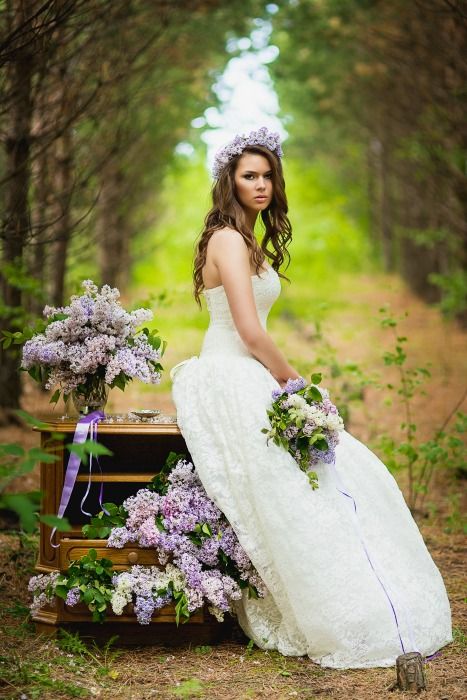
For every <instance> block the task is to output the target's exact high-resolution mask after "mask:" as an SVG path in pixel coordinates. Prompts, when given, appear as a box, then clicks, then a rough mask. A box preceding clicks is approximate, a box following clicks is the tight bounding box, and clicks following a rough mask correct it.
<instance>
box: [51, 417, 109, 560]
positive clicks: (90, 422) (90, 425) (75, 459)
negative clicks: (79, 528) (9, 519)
mask: <svg viewBox="0 0 467 700" xmlns="http://www.w3.org/2000/svg"><path fill="white" fill-rule="evenodd" d="M104 418H105V413H104V412H103V411H93V412H92V413H88V415H87V416H82V417H81V418H80V419H79V420H78V422H77V424H76V429H75V434H74V436H73V444H74V445H80V444H83V442H85V440H86V438H87V436H88V432H89V434H90V439H91V440H94V441H96V440H97V424H98V422H99V421H100V420H103V419H104ZM96 462H97V464H98V467H99V471H100V473H101V474H102V469H101V465H100V464H99V460H98V458H97V455H96ZM80 464H81V458H80V457H79V456H78V455H77V454H76V453H75V452H71V453H70V457H69V459H68V465H67V468H66V473H65V479H64V482H63V489H62V495H61V497H60V506H59V508H58V513H57V517H58V518H63V515H64V513H65V510H66V508H67V506H68V503H69V502H70V498H71V494H72V493H73V488H74V486H75V482H76V477H77V476H78V471H79V467H80ZM91 475H92V452H91V453H90V455H89V478H88V485H87V489H86V493H85V494H84V496H83V499H82V500H81V504H80V508H81V512H82V513H84V515H89V516H91V515H92V514H91V513H88V512H87V511H85V510H83V503H84V501H85V500H86V498H87V496H88V494H89V491H90V489H91ZM103 491H104V484H103V482H102V481H101V486H100V491H99V505H100V507H101V508H102V510H103V511H104V512H105V513H106V515H109V513H108V511H106V509H105V508H104V506H103V505H102V495H103ZM56 530H57V528H56V527H54V528H53V530H52V532H51V533H50V544H51V545H52V547H54V548H57V547H60V543H59V544H54V543H53V542H52V539H53V537H54V535H55V532H56Z"/></svg>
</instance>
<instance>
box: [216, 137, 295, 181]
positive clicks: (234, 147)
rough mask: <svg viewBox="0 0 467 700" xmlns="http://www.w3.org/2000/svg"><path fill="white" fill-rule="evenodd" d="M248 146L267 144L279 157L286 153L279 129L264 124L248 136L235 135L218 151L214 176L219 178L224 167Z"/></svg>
mask: <svg viewBox="0 0 467 700" xmlns="http://www.w3.org/2000/svg"><path fill="white" fill-rule="evenodd" d="M247 146H266V148H269V150H270V151H272V152H273V153H275V154H276V155H277V156H278V157H279V158H282V156H283V155H284V154H283V152H282V148H281V142H280V136H279V134H278V133H277V131H268V129H267V127H266V126H262V127H261V128H260V129H258V131H250V133H249V134H248V136H245V135H244V134H242V136H240V135H238V134H237V136H235V138H234V139H233V141H230V143H228V144H227V146H224V148H221V149H220V150H219V151H217V153H216V155H215V157H214V164H213V166H212V176H213V177H214V178H216V179H217V178H218V177H219V175H220V174H221V171H222V169H223V167H224V166H225V165H226V164H227V163H228V162H229V160H232V158H233V157H234V156H236V155H240V153H242V151H243V150H244V149H245V148H246V147H247Z"/></svg>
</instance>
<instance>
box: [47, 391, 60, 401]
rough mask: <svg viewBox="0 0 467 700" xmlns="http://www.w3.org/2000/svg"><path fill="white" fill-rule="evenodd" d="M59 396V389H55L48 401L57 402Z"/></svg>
mask: <svg viewBox="0 0 467 700" xmlns="http://www.w3.org/2000/svg"><path fill="white" fill-rule="evenodd" d="M59 398H60V389H57V390H56V391H54V393H53V394H52V398H51V399H50V401H49V403H57V402H58V400H59Z"/></svg>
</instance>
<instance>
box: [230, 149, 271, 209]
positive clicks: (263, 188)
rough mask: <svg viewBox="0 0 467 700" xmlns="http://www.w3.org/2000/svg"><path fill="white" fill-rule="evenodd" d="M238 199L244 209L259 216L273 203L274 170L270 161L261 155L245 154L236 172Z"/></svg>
mask: <svg viewBox="0 0 467 700" xmlns="http://www.w3.org/2000/svg"><path fill="white" fill-rule="evenodd" d="M234 179H235V189H236V195H237V199H238V201H239V202H240V204H241V205H242V207H243V208H244V209H246V210H247V211H249V212H250V213H252V214H253V213H254V214H257V213H258V212H260V211H262V210H263V209H266V208H267V207H268V206H269V204H270V203H271V201H272V195H273V184H272V170H271V166H270V164H269V161H268V159H267V158H265V157H264V156H262V155H260V154H259V153H244V154H243V155H242V156H241V158H240V159H239V161H238V163H237V168H236V170H235V176H234Z"/></svg>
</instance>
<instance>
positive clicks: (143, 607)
mask: <svg viewBox="0 0 467 700" xmlns="http://www.w3.org/2000/svg"><path fill="white" fill-rule="evenodd" d="M155 607H156V605H155V601H154V599H153V597H152V595H150V596H142V595H138V596H136V600H135V604H134V610H135V613H136V619H137V620H138V622H139V624H140V625H149V623H150V622H151V617H152V614H153V612H154V609H155Z"/></svg>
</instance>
